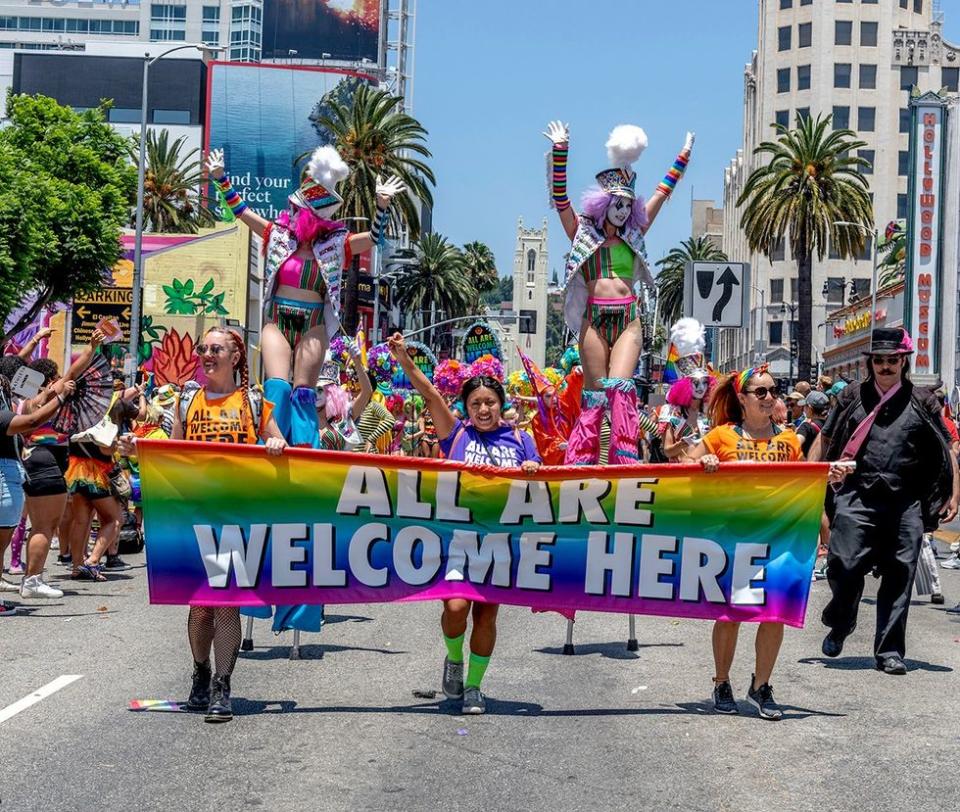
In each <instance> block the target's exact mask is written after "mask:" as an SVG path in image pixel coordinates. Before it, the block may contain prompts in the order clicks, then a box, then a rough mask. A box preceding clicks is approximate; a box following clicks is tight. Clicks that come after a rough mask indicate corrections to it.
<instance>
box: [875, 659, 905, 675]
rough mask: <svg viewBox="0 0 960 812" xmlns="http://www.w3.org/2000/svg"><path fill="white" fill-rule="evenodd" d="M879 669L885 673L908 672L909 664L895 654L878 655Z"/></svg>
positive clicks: (899, 673) (900, 673)
mask: <svg viewBox="0 0 960 812" xmlns="http://www.w3.org/2000/svg"><path fill="white" fill-rule="evenodd" d="M877 671H883V673H884V674H898V675H902V674H906V673H907V666H906V664H905V663H904V662H903V660H902V659H901V658H900V657H898V656H897V655H896V654H894V655H893V656H891V657H877Z"/></svg>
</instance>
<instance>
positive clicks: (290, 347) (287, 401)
mask: <svg viewBox="0 0 960 812" xmlns="http://www.w3.org/2000/svg"><path fill="white" fill-rule="evenodd" d="M206 165H207V171H208V172H209V173H210V176H211V177H212V178H213V179H214V181H215V182H216V184H217V186H218V187H219V189H220V192H221V194H222V195H223V199H224V202H225V204H226V206H227V207H229V208H230V210H231V211H232V212H233V215H234V216H235V217H236V218H237V219H238V220H240V221H241V222H243V223H245V224H246V225H247V226H249V228H250V230H251V231H253V233H254V234H256V235H257V236H258V237H260V238H261V239H262V240H263V255H264V258H265V265H266V267H265V270H264V291H263V302H264V313H263V315H264V319H263V330H262V333H261V340H260V348H261V355H262V357H263V369H264V375H265V381H264V384H263V390H264V396H265V397H266V399H267V400H269V401H270V402H271V403H274V404H275V405H276V406H275V411H274V417H275V419H276V421H277V425H278V426H279V427H280V430H281V431H282V432H283V434H284V437H286V438H287V439H288V440H289V442H290V444H291V445H295V446H308V447H312V448H317V447H318V445H317V444H318V442H319V439H318V438H319V433H318V428H319V426H318V423H317V410H316V408H315V400H316V395H315V393H314V384H315V383H316V380H317V374H318V373H319V371H320V367H321V366H322V364H323V359H324V356H325V355H326V351H327V347H328V346H329V345H330V341H331V340H332V339H333V337H334V336H335V335H336V334H337V333H338V332H339V331H340V285H341V281H342V278H343V272H344V270H345V269H346V268H348V267H349V265H350V263H351V262H352V260H353V257H354V256H356V255H358V254H362V253H363V252H364V251H367V250H369V249H370V248H371V247H372V246H374V245H376V244H378V243H379V242H380V241H381V238H382V235H383V233H384V231H385V230H386V227H387V223H388V221H389V219H390V202H391V200H392V199H393V198H394V197H395V196H396V195H398V194H400V193H402V192H403V191H404V190H405V187H404V185H403V183H402V182H401V181H400V179H399V178H397V177H393V178H390V179H389V180H386V181H384V180H382V179H381V178H379V177H377V179H376V199H377V216H376V217H375V218H374V221H373V225H372V227H371V229H370V231H368V232H363V233H360V234H352V233H350V232H349V231H348V230H347V227H346V225H344V224H343V223H342V222H340V221H338V220H332V219H330V218H332V217H333V216H334V214H335V213H336V211H337V209H339V208H340V205H341V204H342V203H343V198H342V197H341V196H340V195H339V194H338V193H337V191H336V185H337V183H339V182H340V181H341V180H343V179H344V178H346V177H347V175H349V173H350V170H349V168H348V167H347V164H346V163H345V162H344V160H343V159H342V158H341V157H340V155H339V154H338V153H337V151H336V149H334V148H333V147H332V146H324V147H319V148H318V149H317V150H315V151H314V153H313V155H312V157H311V158H310V162H309V163H308V165H307V169H306V172H305V174H304V176H303V180H302V181H301V184H300V187H299V188H298V189H297V191H295V192H294V193H293V194H292V195H290V209H289V210H288V211H284V212H281V214H280V216H279V217H278V218H277V219H276V220H275V221H274V222H272V223H271V222H268V221H267V220H265V219H264V218H263V217H261V216H260V215H259V214H257V213H255V212H254V211H253V210H251V209H250V208H248V207H247V204H246V203H245V202H244V201H243V199H242V198H241V197H240V194H239V193H238V192H237V191H236V189H234V188H233V187H232V185H231V184H230V178H229V175H228V173H227V169H226V165H225V163H224V157H223V151H222V150H218V149H215V150H212V151H211V152H210V154H209V155H208V156H207V162H206ZM291 365H292V367H293V383H292V385H291V382H290V368H291Z"/></svg>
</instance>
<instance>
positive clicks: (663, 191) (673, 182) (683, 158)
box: [647, 133, 696, 230]
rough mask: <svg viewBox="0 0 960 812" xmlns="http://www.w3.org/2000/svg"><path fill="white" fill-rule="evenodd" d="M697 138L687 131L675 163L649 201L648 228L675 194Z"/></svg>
mask: <svg viewBox="0 0 960 812" xmlns="http://www.w3.org/2000/svg"><path fill="white" fill-rule="evenodd" d="M695 140H696V135H695V134H694V133H687V140H686V142H685V143H684V145H683V149H682V150H680V154H679V155H678V156H677V157H676V159H675V160H674V162H673V165H672V166H671V167H670V168H669V169H668V170H667V174H666V175H664V176H663V180H662V181H660V183H659V185H658V186H657V188H656V190H655V191H654V193H653V194H652V195H651V196H650V199H649V200H648V201H647V229H648V230H649V228H650V226H652V225H653V221H654V220H656V219H657V215H658V214H659V213H660V209H662V208H663V204H664V203H666V202H667V198H668V197H670V195H672V194H673V190H674V189H675V188H676V186H677V182H678V181H679V180H680V178H682V177H683V173H684V172H686V171H687V164H688V163H690V153H691V152H692V151H693V142H694V141H695Z"/></svg>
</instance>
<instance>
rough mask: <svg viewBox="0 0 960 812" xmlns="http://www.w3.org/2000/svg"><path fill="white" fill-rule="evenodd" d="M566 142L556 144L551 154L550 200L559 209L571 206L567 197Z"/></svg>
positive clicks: (563, 209) (562, 209)
mask: <svg viewBox="0 0 960 812" xmlns="http://www.w3.org/2000/svg"><path fill="white" fill-rule="evenodd" d="M569 150H570V148H569V147H568V146H567V145H566V144H554V145H553V152H552V153H551V155H550V200H551V202H552V203H553V207H554V208H555V209H556V210H557V211H565V210H566V209H569V208H570V198H569V197H567V153H568V152H569Z"/></svg>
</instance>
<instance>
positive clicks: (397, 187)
mask: <svg viewBox="0 0 960 812" xmlns="http://www.w3.org/2000/svg"><path fill="white" fill-rule="evenodd" d="M406 190H407V187H406V186H405V185H404V183H403V181H402V180H400V178H398V177H397V176H396V175H394V176H393V177H392V178H388V179H387V180H384V179H383V178H381V177H380V176H379V175H377V189H376V191H377V214H376V217H374V218H373V225H372V226H371V227H370V230H369V231H362V232H360V233H359V234H353V235H352V236H351V237H350V250H351V251H352V252H353V253H354V254H362V253H363V252H364V251H369V250H370V249H371V248H372V247H373V246H374V245H379V244H380V243H381V241H382V240H383V235H384V234H385V233H386V230H387V221H388V220H389V219H390V204H391V203H392V202H393V199H394V198H395V197H396V196H397V195H398V194H401V193H402V192H405V191H406Z"/></svg>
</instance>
